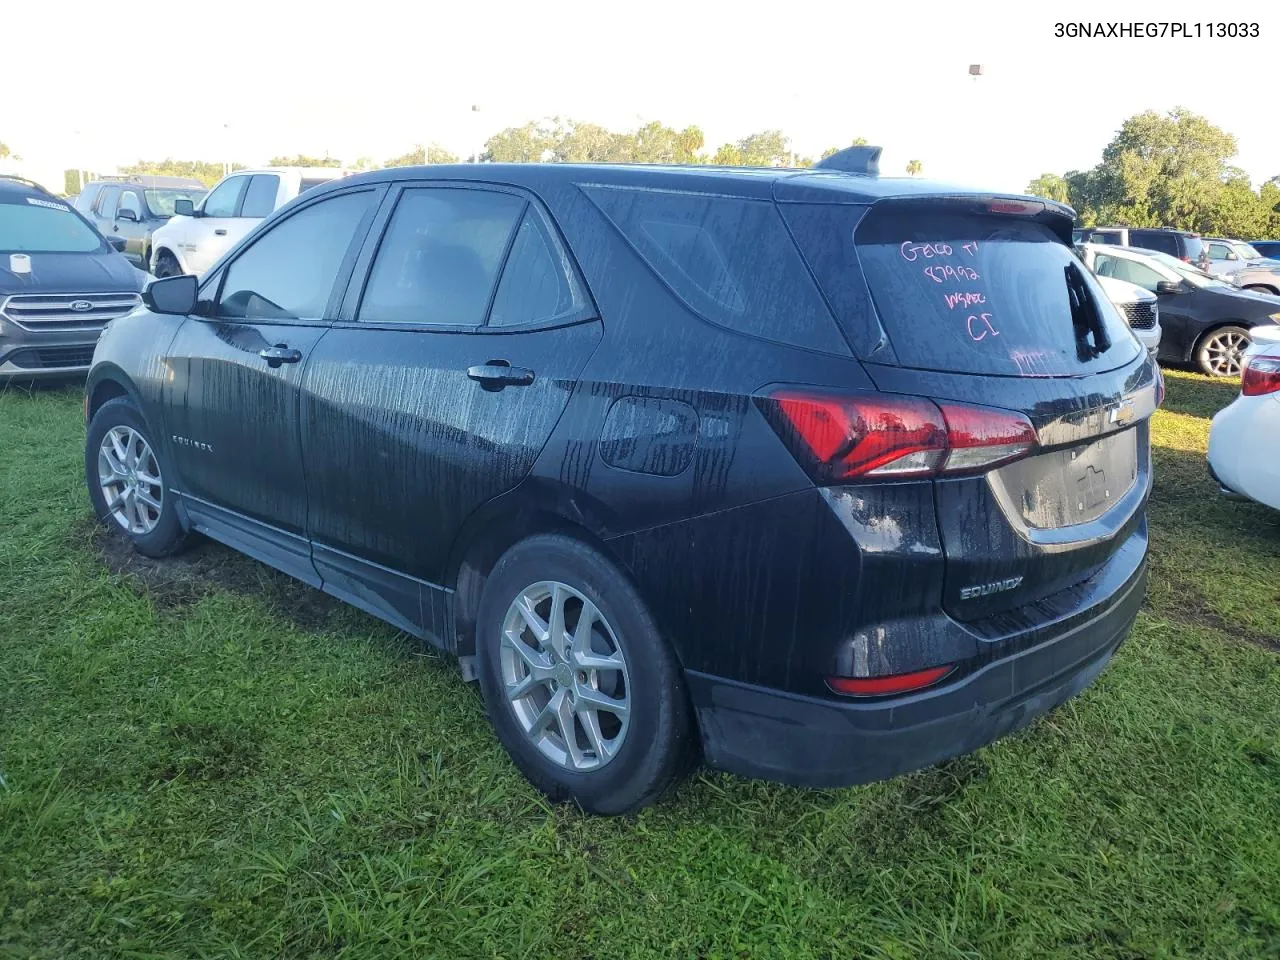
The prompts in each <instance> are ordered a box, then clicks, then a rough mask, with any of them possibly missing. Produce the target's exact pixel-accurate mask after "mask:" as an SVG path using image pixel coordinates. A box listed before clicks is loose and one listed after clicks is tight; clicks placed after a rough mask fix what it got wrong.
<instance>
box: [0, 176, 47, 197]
mask: <svg viewBox="0 0 1280 960" xmlns="http://www.w3.org/2000/svg"><path fill="white" fill-rule="evenodd" d="M0 180H13V181H14V182H15V183H21V184H24V185H26V186H28V187H32V188H34V189H36V190H39V191H40V192H41V193H47V194H49V196H51V197H52V196H53V194H52V193H49V189H48V188H47V187H46V186H45V185H44V184H42V183H36V182H35V181H34V180H28V179H27V178H26V177H20V176H18V175H17V174H16V173H0Z"/></svg>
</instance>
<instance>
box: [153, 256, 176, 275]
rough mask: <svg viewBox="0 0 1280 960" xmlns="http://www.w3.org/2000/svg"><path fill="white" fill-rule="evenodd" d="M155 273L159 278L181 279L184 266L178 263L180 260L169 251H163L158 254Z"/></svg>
mask: <svg viewBox="0 0 1280 960" xmlns="http://www.w3.org/2000/svg"><path fill="white" fill-rule="evenodd" d="M154 273H155V275H156V276H157V277H180V276H182V265H181V264H180V263H178V258H177V257H175V256H174V255H173V254H172V253H170V252H169V251H168V250H161V251H160V252H159V253H157V254H156V268H155V271H154Z"/></svg>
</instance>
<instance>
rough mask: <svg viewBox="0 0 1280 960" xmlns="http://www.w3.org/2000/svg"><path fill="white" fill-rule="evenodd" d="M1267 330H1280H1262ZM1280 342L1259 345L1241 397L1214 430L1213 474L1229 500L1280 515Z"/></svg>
mask: <svg viewBox="0 0 1280 960" xmlns="http://www.w3.org/2000/svg"><path fill="white" fill-rule="evenodd" d="M1260 329H1264V330H1269V329H1280V328H1260ZM1277 450H1280V337H1277V338H1276V339H1275V340H1270V341H1269V342H1268V341H1267V340H1265V339H1264V340H1262V341H1259V342H1256V343H1255V344H1254V346H1253V347H1252V348H1251V349H1250V351H1249V354H1248V356H1247V358H1246V360H1245V367H1244V372H1243V374H1242V375H1241V377H1240V396H1238V397H1236V399H1235V401H1234V402H1233V403H1232V404H1231V406H1229V407H1227V408H1226V409H1225V410H1219V411H1218V415H1217V416H1216V417H1214V418H1213V426H1212V427H1210V429H1209V469H1210V470H1211V471H1212V473H1213V476H1214V478H1215V479H1216V480H1217V481H1218V483H1219V484H1220V485H1221V486H1222V492H1223V493H1225V494H1227V495H1228V496H1234V497H1237V498H1247V499H1249V500H1256V501H1258V503H1263V504H1266V505H1267V506H1269V507H1274V508H1275V509H1277V510H1280V456H1278V455H1277V454H1276V451H1277Z"/></svg>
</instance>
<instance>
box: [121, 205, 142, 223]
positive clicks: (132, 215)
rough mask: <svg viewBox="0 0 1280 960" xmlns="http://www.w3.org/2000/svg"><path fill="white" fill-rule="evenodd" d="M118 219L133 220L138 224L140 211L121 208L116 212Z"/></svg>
mask: <svg viewBox="0 0 1280 960" xmlns="http://www.w3.org/2000/svg"><path fill="white" fill-rule="evenodd" d="M116 219H117V220H132V221H133V222H134V223H137V222H138V220H139V217H138V211H137V210H134V209H133V208H132V207H121V208H120V209H119V210H117V211H116Z"/></svg>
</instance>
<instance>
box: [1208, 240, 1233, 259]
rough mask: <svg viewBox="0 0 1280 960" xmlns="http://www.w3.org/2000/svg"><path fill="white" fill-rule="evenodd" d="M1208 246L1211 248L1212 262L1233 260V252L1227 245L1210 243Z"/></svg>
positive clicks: (1210, 256)
mask: <svg viewBox="0 0 1280 960" xmlns="http://www.w3.org/2000/svg"><path fill="white" fill-rule="evenodd" d="M1207 246H1208V247H1209V259H1210V260H1229V259H1231V251H1230V250H1229V249H1228V248H1227V245H1226V244H1225V243H1210V244H1207Z"/></svg>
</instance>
